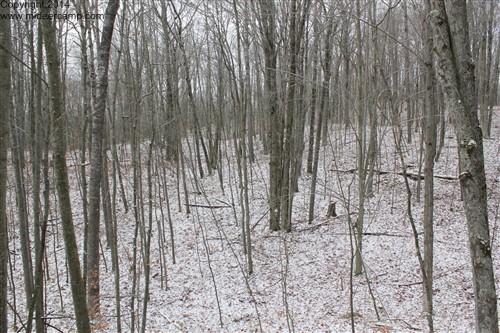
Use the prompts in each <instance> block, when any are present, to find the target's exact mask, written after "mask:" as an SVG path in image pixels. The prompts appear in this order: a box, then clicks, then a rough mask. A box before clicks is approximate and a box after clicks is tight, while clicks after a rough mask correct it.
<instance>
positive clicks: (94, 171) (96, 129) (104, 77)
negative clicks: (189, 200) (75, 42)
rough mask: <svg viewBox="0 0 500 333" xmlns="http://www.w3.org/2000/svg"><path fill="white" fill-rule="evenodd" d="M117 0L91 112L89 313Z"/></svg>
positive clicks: (94, 290)
mask: <svg viewBox="0 0 500 333" xmlns="http://www.w3.org/2000/svg"><path fill="white" fill-rule="evenodd" d="M119 6H120V1H119V0H110V1H109V2H108V6H107V8H106V14H105V20H104V26H103V28H102V29H103V30H102V36H101V41H100V44H99V49H98V58H97V96H96V100H95V101H94V103H95V106H94V112H93V115H92V150H91V157H90V159H91V160H90V181H89V230H88V239H87V265H88V266H87V289H88V303H89V304H88V305H89V308H90V310H91V316H94V315H98V314H99V312H100V309H99V241H100V238H99V226H100V223H99V219H100V200H101V197H100V193H101V179H102V170H103V166H102V145H103V139H104V124H105V120H106V118H105V111H106V101H107V97H108V68H109V53H110V49H111V39H112V37H113V29H114V22H115V17H116V13H117V12H118V7H119Z"/></svg>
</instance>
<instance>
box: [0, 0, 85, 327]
mask: <svg viewBox="0 0 500 333" xmlns="http://www.w3.org/2000/svg"><path fill="white" fill-rule="evenodd" d="M44 3H45V4H44V6H43V8H45V12H47V8H48V4H47V3H46V1H44ZM42 21H43V22H42V25H43V39H44V42H45V52H46V54H47V71H48V74H49V86H50V93H51V96H50V98H51V102H52V112H53V117H52V119H53V122H54V124H53V128H54V137H53V159H54V174H55V179H56V190H57V195H58V199H59V200H58V201H59V212H60V217H61V224H62V228H63V237H64V243H65V245H66V257H67V260H68V267H69V275H70V281H71V293H72V296H73V306H74V309H75V317H76V327H77V330H78V332H81V333H86V332H90V322H89V316H88V311H87V302H86V297H85V285H84V283H83V279H82V275H81V270H80V260H79V257H78V247H77V244H76V236H75V230H74V225H73V215H72V211H71V198H70V194H69V180H68V168H67V165H66V131H65V127H66V125H65V112H64V105H63V99H62V97H63V94H62V88H63V87H62V85H61V73H60V61H59V49H58V47H57V39H56V30H55V25H54V22H52V21H51V20H42ZM2 81H3V80H2ZM2 142H3V141H2Z"/></svg>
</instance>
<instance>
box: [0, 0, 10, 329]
mask: <svg viewBox="0 0 500 333" xmlns="http://www.w3.org/2000/svg"><path fill="white" fill-rule="evenodd" d="M9 13H10V10H9V8H4V7H3V6H0V14H2V15H5V14H9ZM10 23H11V21H9V20H4V19H2V20H0V45H1V47H0V77H1V78H2V79H1V80H0V332H7V279H8V273H7V263H8V261H9V252H8V250H9V249H8V236H7V206H6V199H7V149H8V142H9V108H10V105H11V103H10V101H11V85H10V84H11V82H10V45H11V36H10Z"/></svg>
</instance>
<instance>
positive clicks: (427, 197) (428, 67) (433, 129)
mask: <svg viewBox="0 0 500 333" xmlns="http://www.w3.org/2000/svg"><path fill="white" fill-rule="evenodd" d="M426 8H427V9H428V10H430V1H429V0H427V1H426ZM424 38H425V41H424V42H425V52H426V59H425V60H426V63H425V108H424V117H425V118H424V124H425V126H424V144H425V165H424V179H425V184H424V269H425V274H424V275H425V277H426V279H425V281H423V282H424V283H423V287H424V289H423V290H424V294H423V297H424V298H423V304H424V311H425V313H426V315H427V317H428V322H429V330H430V331H431V332H432V331H433V329H434V324H433V313H434V309H433V295H432V293H433V292H432V289H433V288H432V285H433V272H434V268H433V266H434V161H435V158H436V144H437V123H436V118H437V116H438V111H437V105H436V96H435V89H436V88H435V86H436V83H435V76H434V68H433V63H434V60H433V55H432V47H433V41H432V31H431V26H430V22H429V21H428V20H425V22H424Z"/></svg>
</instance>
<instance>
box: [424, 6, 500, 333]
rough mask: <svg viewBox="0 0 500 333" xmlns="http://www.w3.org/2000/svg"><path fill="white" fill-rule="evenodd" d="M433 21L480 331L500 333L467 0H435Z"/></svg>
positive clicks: (438, 66)
mask: <svg viewBox="0 0 500 333" xmlns="http://www.w3.org/2000/svg"><path fill="white" fill-rule="evenodd" d="M432 8H433V9H432V11H431V12H430V14H429V16H430V20H431V23H432V28H433V33H434V51H435V53H436V56H437V66H436V67H437V72H438V77H439V80H440V82H441V86H442V89H443V92H444V96H445V105H446V108H447V110H448V111H449V112H450V113H451V115H452V117H453V123H454V126H455V133H456V137H457V142H458V144H457V147H458V155H459V172H460V175H459V178H460V187H461V190H462V196H463V202H464V208H465V215H466V218H467V229H468V237H469V247H470V255H471V261H472V272H473V277H474V280H473V284H474V295H475V302H476V306H475V315H476V332H481V333H483V332H484V333H486V332H488V333H490V332H491V333H496V332H498V312H497V296H496V290H495V278H494V273H493V261H492V257H491V252H492V251H491V239H490V232H489V224H488V206H487V193H486V176H485V171H484V154H483V138H482V133H481V128H480V127H479V120H478V116H477V106H478V103H477V94H476V89H475V75H474V63H473V61H472V55H471V51H470V40H469V30H468V19H467V5H466V2H465V0H456V1H447V2H446V3H445V1H444V0H434V1H433V6H432Z"/></svg>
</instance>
